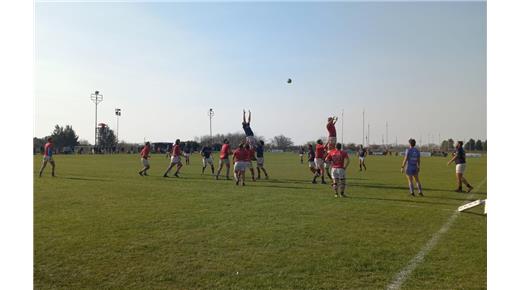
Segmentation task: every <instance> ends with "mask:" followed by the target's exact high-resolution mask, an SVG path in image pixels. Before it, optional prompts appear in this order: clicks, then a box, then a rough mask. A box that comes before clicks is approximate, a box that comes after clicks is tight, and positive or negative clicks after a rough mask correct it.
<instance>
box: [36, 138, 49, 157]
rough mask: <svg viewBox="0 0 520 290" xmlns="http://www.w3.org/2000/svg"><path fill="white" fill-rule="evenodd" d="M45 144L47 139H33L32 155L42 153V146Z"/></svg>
mask: <svg viewBox="0 0 520 290" xmlns="http://www.w3.org/2000/svg"><path fill="white" fill-rule="evenodd" d="M45 143H47V137H43V138H36V137H34V138H33V151H34V153H39V152H43V146H44V145H45Z"/></svg>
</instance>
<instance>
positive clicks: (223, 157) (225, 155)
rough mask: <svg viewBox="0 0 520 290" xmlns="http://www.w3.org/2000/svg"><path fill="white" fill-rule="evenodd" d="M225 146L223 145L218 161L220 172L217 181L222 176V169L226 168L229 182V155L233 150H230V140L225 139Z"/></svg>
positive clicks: (216, 177)
mask: <svg viewBox="0 0 520 290" xmlns="http://www.w3.org/2000/svg"><path fill="white" fill-rule="evenodd" d="M223 143H224V144H222V148H220V159H219V161H218V170H217V176H215V179H218V177H219V175H220V171H222V167H224V165H225V166H226V179H228V180H229V167H230V166H229V154H231V149H230V148H229V140H228V139H224V142H223Z"/></svg>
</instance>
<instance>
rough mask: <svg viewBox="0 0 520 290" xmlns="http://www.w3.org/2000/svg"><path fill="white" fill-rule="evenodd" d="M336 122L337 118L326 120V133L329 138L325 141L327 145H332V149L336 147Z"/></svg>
mask: <svg viewBox="0 0 520 290" xmlns="http://www.w3.org/2000/svg"><path fill="white" fill-rule="evenodd" d="M337 121H338V117H329V118H328V119H327V131H328V132H329V138H328V139H327V144H332V148H334V146H335V145H336V141H337V139H336V122H337Z"/></svg>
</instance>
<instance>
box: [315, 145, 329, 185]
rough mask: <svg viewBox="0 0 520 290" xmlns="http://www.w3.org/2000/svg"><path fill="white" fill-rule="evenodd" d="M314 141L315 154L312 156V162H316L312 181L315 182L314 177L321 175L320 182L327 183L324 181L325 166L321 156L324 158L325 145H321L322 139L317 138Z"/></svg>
mask: <svg viewBox="0 0 520 290" xmlns="http://www.w3.org/2000/svg"><path fill="white" fill-rule="evenodd" d="M316 143H317V144H316V155H315V157H314V162H315V163H316V173H314V178H313V179H312V183H316V178H318V176H320V175H321V184H327V183H326V182H325V168H324V165H323V163H324V161H323V158H325V146H323V141H321V139H318V141H316Z"/></svg>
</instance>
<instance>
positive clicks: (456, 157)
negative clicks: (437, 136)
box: [448, 141, 473, 193]
mask: <svg viewBox="0 0 520 290" xmlns="http://www.w3.org/2000/svg"><path fill="white" fill-rule="evenodd" d="M463 144H464V143H463V142H462V141H458V142H457V146H456V148H455V152H453V154H452V155H453V157H452V158H451V159H450V161H449V162H448V165H450V164H451V163H452V162H453V161H455V164H456V166H455V175H456V176H457V185H458V186H457V189H456V190H455V191H456V192H462V183H464V184H465V185H466V187H467V188H468V190H467V192H468V193H469V192H471V190H473V186H471V185H470V184H469V182H468V181H467V180H466V178H464V172H465V171H466V152H464V148H463V147H462V145H463Z"/></svg>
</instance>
